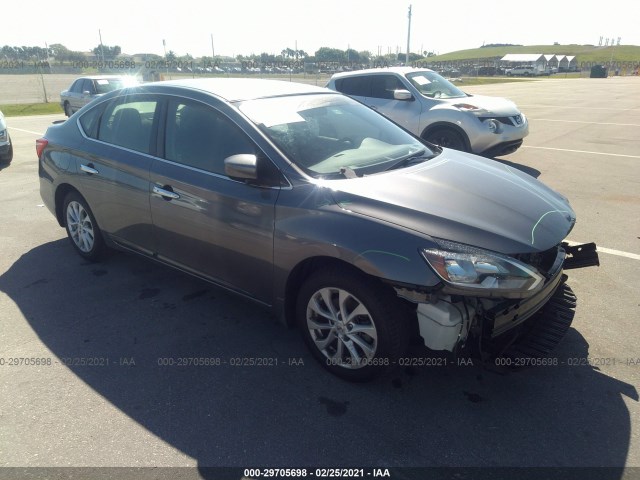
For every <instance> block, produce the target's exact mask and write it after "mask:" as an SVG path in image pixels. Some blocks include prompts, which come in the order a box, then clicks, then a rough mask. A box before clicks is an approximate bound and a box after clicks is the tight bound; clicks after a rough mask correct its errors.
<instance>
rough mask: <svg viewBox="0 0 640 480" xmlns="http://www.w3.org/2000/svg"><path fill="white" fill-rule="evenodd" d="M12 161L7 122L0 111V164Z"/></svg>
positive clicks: (11, 147) (11, 145)
mask: <svg viewBox="0 0 640 480" xmlns="http://www.w3.org/2000/svg"><path fill="white" fill-rule="evenodd" d="M11 160H13V144H12V143H11V135H9V129H8V128H7V121H6V120H5V118H4V115H3V113H2V111H0V163H5V164H7V163H11Z"/></svg>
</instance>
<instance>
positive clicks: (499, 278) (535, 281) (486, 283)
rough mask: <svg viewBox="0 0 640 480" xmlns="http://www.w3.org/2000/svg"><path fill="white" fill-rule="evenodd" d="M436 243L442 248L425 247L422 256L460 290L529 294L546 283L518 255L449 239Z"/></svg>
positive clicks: (445, 279) (491, 293) (439, 274)
mask: <svg viewBox="0 0 640 480" xmlns="http://www.w3.org/2000/svg"><path fill="white" fill-rule="evenodd" d="M437 243H438V245H439V247H440V248H427V249H423V250H422V255H423V256H424V258H425V259H426V260H427V262H428V263H429V265H430V266H431V268H433V270H434V271H435V272H436V273H437V274H438V276H439V277H440V278H441V279H442V280H443V281H444V282H445V283H447V284H449V285H451V286H454V287H456V288H457V289H463V290H475V291H477V294H478V295H486V296H494V295H505V294H508V293H512V294H520V295H530V294H532V293H534V292H535V291H536V290H538V289H539V288H541V287H542V285H543V284H544V277H543V276H542V275H540V273H538V271H537V270H536V269H535V268H534V267H531V266H529V265H526V264H524V263H522V262H520V261H518V260H516V259H515V258H511V257H508V256H506V255H501V254H499V253H495V252H490V251H488V250H483V249H480V248H475V247H469V246H467V245H463V244H460V243H456V242H449V241H447V240H437Z"/></svg>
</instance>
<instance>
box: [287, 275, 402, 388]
mask: <svg viewBox="0 0 640 480" xmlns="http://www.w3.org/2000/svg"><path fill="white" fill-rule="evenodd" d="M323 288H338V289H341V290H345V291H347V292H349V293H350V294H351V295H353V296H354V297H355V298H357V299H358V301H360V302H361V303H362V304H363V305H364V306H365V307H366V308H367V310H368V312H369V314H370V316H371V320H372V322H373V324H374V326H375V328H376V334H377V349H376V353H375V356H374V358H373V362H372V363H374V364H373V365H367V366H364V367H361V368H358V369H349V368H345V367H342V366H340V365H335V364H332V363H331V361H330V360H329V359H328V358H327V357H326V356H325V355H324V354H323V353H322V352H321V351H320V350H319V349H318V347H317V346H316V344H315V342H314V341H313V338H312V337H311V333H310V332H309V328H308V326H307V306H308V303H309V300H310V299H311V297H312V296H313V295H314V294H315V293H316V292H317V291H318V290H320V289H323ZM394 307H399V308H397V310H396V311H395V312H394V311H393V309H394ZM403 312H404V310H403V309H402V308H400V302H399V300H398V299H397V297H395V295H393V294H392V293H391V292H388V291H387V290H386V289H385V288H383V286H382V285H380V284H379V283H378V282H377V281H376V280H375V279H371V278H369V277H367V276H365V275H364V274H356V273H354V272H351V271H343V270H341V269H326V270H320V271H318V272H316V273H314V274H312V275H311V276H310V277H309V278H308V279H307V281H306V282H305V283H304V285H303V286H302V288H301V289H300V292H299V294H298V299H297V302H296V322H297V326H298V328H299V329H300V331H301V334H302V337H303V339H304V341H305V343H306V344H307V346H308V347H309V350H310V351H311V353H312V355H313V356H314V357H315V358H316V360H318V362H320V364H322V366H323V367H325V368H326V369H327V370H329V371H330V372H331V373H333V374H335V375H337V376H338V377H341V378H344V379H346V380H350V381H355V382H361V381H368V380H371V379H372V378H374V377H376V376H378V375H380V374H382V373H383V372H384V371H385V370H388V369H389V368H392V367H393V366H394V365H395V364H396V363H397V362H396V361H397V358H398V357H399V355H400V354H402V353H404V350H405V349H406V338H404V337H406V332H401V333H402V335H400V337H401V338H400V340H398V339H397V338H396V337H398V334H397V332H392V331H390V330H394V329H393V328H389V327H390V326H392V325H391V324H390V322H401V321H405V320H406V318H403V317H402V313H403ZM394 313H395V314H394ZM392 336H393V338H392ZM407 338H408V337H407ZM394 339H395V341H394ZM398 344H399V346H398ZM387 360H388V362H387ZM376 362H377V363H380V364H379V365H376V364H375V363H376Z"/></svg>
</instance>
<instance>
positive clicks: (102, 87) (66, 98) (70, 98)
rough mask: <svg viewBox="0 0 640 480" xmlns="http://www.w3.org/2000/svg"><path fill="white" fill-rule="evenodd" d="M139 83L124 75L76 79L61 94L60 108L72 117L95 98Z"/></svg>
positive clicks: (133, 78)
mask: <svg viewBox="0 0 640 480" xmlns="http://www.w3.org/2000/svg"><path fill="white" fill-rule="evenodd" d="M136 83H138V82H137V80H136V78H135V77H132V76H122V75H93V76H89V77H80V78H78V79H76V80H75V81H74V82H73V83H72V84H71V86H70V87H69V89H68V90H63V91H62V92H60V106H61V107H62V109H63V110H64V114H65V115H66V116H67V117H70V116H71V115H73V114H74V113H75V112H77V111H78V110H80V109H81V108H82V107H84V106H85V105H86V104H88V103H89V102H91V101H92V100H93V99H94V98H97V97H100V96H102V95H104V94H105V93H109V92H111V91H113V90H118V89H120V88H123V87H125V86H129V85H133V84H136Z"/></svg>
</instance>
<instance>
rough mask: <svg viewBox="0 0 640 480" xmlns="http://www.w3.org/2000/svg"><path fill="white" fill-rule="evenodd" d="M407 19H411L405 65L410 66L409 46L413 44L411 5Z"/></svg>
mask: <svg viewBox="0 0 640 480" xmlns="http://www.w3.org/2000/svg"><path fill="white" fill-rule="evenodd" d="M407 17H408V19H409V26H408V28H407V54H406V55H405V61H404V63H405V65H409V44H410V43H411V5H409V14H408V15H407Z"/></svg>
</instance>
